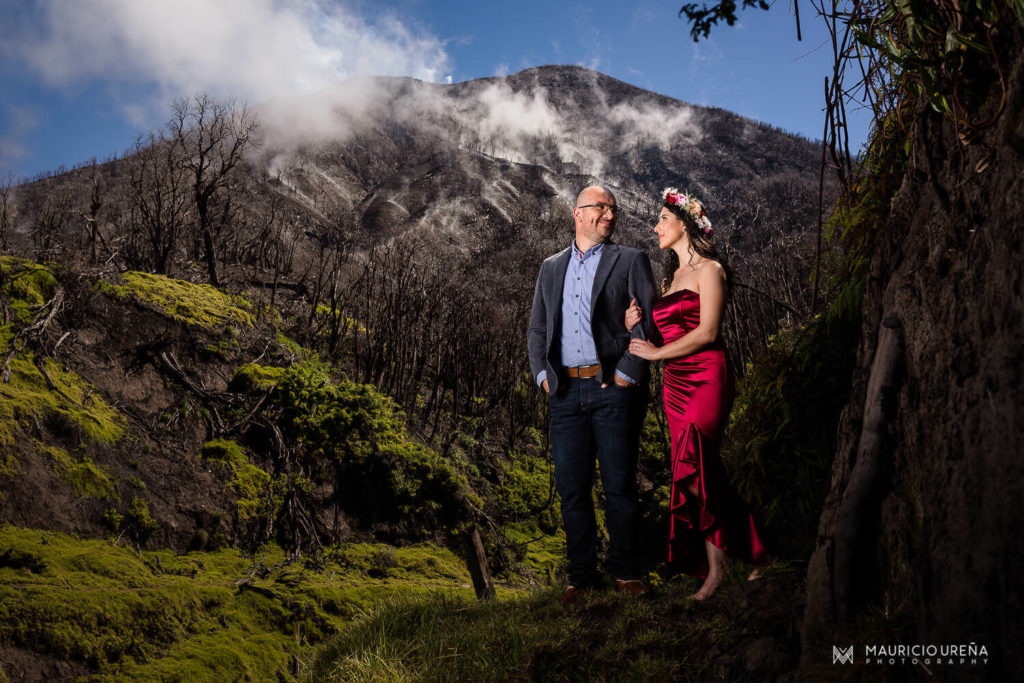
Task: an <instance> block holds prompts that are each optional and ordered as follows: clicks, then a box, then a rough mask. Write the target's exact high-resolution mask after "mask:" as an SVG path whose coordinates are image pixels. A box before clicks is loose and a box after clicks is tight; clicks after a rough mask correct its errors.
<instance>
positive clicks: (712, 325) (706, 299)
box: [629, 261, 725, 360]
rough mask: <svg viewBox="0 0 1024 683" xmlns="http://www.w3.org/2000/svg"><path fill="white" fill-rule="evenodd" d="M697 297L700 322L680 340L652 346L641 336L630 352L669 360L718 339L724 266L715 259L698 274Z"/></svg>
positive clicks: (641, 356) (723, 302) (631, 343)
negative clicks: (698, 298) (698, 297)
mask: <svg viewBox="0 0 1024 683" xmlns="http://www.w3.org/2000/svg"><path fill="white" fill-rule="evenodd" d="M697 286H698V294H699V296H700V323H698V325H697V327H695V328H694V329H693V330H691V331H690V332H689V333H687V334H685V335H683V336H682V337H680V338H679V339H677V340H675V341H674V342H671V343H669V344H665V345H664V346H655V345H654V344H652V343H650V342H648V341H644V340H643V339H634V340H632V341H631V342H630V344H629V352H630V353H632V354H633V355H635V356H639V357H640V358H644V359H646V360H668V359H670V358H679V357H681V356H689V355H690V354H692V353H696V352H697V351H700V350H701V349H703V348H705V347H707V346H710V345H711V344H713V343H714V342H715V340H716V339H718V333H719V327H720V325H721V323H722V314H723V313H724V311H725V269H724V268H722V264H720V263H718V262H717V261H708V262H707V263H705V264H704V265H703V266H702V267H701V269H700V272H698V273H697Z"/></svg>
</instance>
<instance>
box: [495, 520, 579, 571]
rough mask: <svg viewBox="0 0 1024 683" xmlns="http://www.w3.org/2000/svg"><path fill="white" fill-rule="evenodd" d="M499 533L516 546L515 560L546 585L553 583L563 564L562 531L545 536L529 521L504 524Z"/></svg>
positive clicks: (563, 535)
mask: <svg viewBox="0 0 1024 683" xmlns="http://www.w3.org/2000/svg"><path fill="white" fill-rule="evenodd" d="M501 532H502V533H503V534H504V535H505V537H506V538H508V540H510V541H511V542H512V543H514V544H516V547H517V549H518V552H519V556H518V557H516V558H515V559H516V560H518V561H519V562H522V563H523V565H525V566H526V567H527V568H528V569H529V570H530V571H532V572H533V573H534V574H536V575H537V576H539V577H541V578H543V579H545V581H546V582H547V583H554V580H555V577H556V576H557V575H558V572H559V570H560V569H561V568H562V566H563V565H564V564H565V532H564V531H563V530H561V529H559V530H558V531H557V532H556V533H553V534H547V533H544V532H543V531H541V530H540V528H539V527H538V526H537V523H536V522H535V521H532V520H530V521H524V522H515V523H512V524H506V525H505V526H503V527H502V528H501Z"/></svg>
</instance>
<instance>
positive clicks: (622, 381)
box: [601, 375, 633, 389]
mask: <svg viewBox="0 0 1024 683" xmlns="http://www.w3.org/2000/svg"><path fill="white" fill-rule="evenodd" d="M613 379H614V380H615V383H616V384H617V385H619V386H620V387H631V386H633V384H632V383H631V382H630V381H628V380H625V379H623V378H621V377H619V376H618V375H614V376H613ZM607 387H608V384H607V383H605V384H602V385H601V388H602V389H606V388H607Z"/></svg>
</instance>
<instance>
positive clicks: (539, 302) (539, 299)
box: [526, 264, 548, 391]
mask: <svg viewBox="0 0 1024 683" xmlns="http://www.w3.org/2000/svg"><path fill="white" fill-rule="evenodd" d="M543 277H544V265H543V264H541V267H540V272H539V273H537V284H536V286H535V287H534V289H533V309H532V310H531V311H530V326H529V328H527V330H526V345H527V348H528V349H529V354H530V372H532V373H533V377H534V379H535V380H536V382H537V384H538V385H540V386H542V387H543V388H544V390H545V391H547V386H546V383H547V379H546V376H547V370H546V366H547V343H548V330H547V321H548V316H547V308H546V307H545V306H544V292H543V290H542V288H541V284H540V283H541V280H542V279H543Z"/></svg>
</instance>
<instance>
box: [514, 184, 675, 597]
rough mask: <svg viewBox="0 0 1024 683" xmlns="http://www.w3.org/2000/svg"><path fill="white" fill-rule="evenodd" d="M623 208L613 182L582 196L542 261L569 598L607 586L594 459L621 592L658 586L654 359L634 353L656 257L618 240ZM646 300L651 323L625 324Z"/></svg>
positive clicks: (537, 307)
mask: <svg viewBox="0 0 1024 683" xmlns="http://www.w3.org/2000/svg"><path fill="white" fill-rule="evenodd" d="M618 215H619V208H618V205H617V204H616V203H615V196H614V195H613V194H612V192H611V191H610V190H608V188H606V187H602V186H600V185H594V186H591V187H588V188H586V189H584V190H583V191H582V192H580V194H579V197H578V198H577V199H576V206H575V207H574V208H573V210H572V216H573V220H574V222H575V227H576V234H575V237H574V239H573V242H572V244H570V245H569V247H568V248H566V249H565V250H563V251H560V252H559V253H557V254H555V255H554V256H551V257H550V258H548V259H546V260H545V261H544V263H543V264H541V268H540V274H539V275H538V276H537V286H536V289H535V290H534V295H533V311H532V313H531V314H530V328H529V330H528V332H527V341H528V345H529V350H530V368H531V370H532V372H533V375H534V377H535V378H536V381H537V385H538V386H539V387H541V389H543V390H544V392H546V393H547V394H548V400H549V402H550V409H551V410H550V413H551V457H552V460H553V461H554V466H555V486H556V488H557V490H558V495H559V497H560V498H561V502H562V523H563V525H564V527H565V540H566V555H567V558H568V561H569V577H568V587H567V588H566V589H565V592H564V593H563V594H562V597H561V601H562V603H563V604H568V603H571V602H573V601H575V600H577V599H578V598H579V597H580V596H581V595H582V594H583V593H584V592H585V591H587V590H590V589H592V588H595V587H597V586H598V585H599V584H600V581H601V575H600V573H599V572H598V569H597V524H596V521H595V519H594V504H593V493H592V488H593V480H594V463H595V461H596V462H597V463H598V464H599V465H600V467H599V470H600V473H601V484H602V487H603V489H604V494H605V499H606V501H607V505H606V509H605V513H606V514H605V521H606V526H607V528H608V536H609V546H608V556H607V558H606V561H605V568H606V569H607V571H608V572H609V573H610V574H611V575H612V577H613V579H614V581H615V587H616V589H617V590H619V591H621V592H624V593H628V594H630V595H642V594H644V593H646V592H647V591H648V588H647V586H645V585H644V584H643V583H642V582H641V581H640V580H639V579H640V575H639V567H638V563H637V550H636V522H637V516H638V515H637V498H636V463H637V446H638V442H639V435H640V428H641V426H642V425H643V418H644V413H645V412H646V410H647V372H648V367H647V365H648V364H647V361H645V360H643V359H641V358H638V357H636V356H633V355H631V354H629V353H628V352H627V348H628V346H629V340H630V338H632V337H642V338H645V339H646V338H647V333H646V331H647V329H649V327H650V325H651V321H650V313H649V312H650V311H651V309H652V305H653V303H654V291H655V290H654V276H653V275H652V273H651V263H650V260H649V259H648V258H647V255H646V254H645V253H644V252H642V251H640V250H639V249H632V248H630V247H623V246H619V245H618V244H615V243H614V242H612V241H611V236H612V233H614V232H615V223H616V220H617V219H618ZM633 299H636V301H637V303H638V304H639V305H640V309H641V310H642V311H644V313H645V316H646V317H645V319H644V320H642V321H641V322H640V323H639V324H638V325H636V326H635V327H634V328H633V330H632V332H629V331H627V330H626V326H625V323H624V319H625V313H626V308H628V307H629V305H630V302H631V301H632V300H633Z"/></svg>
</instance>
